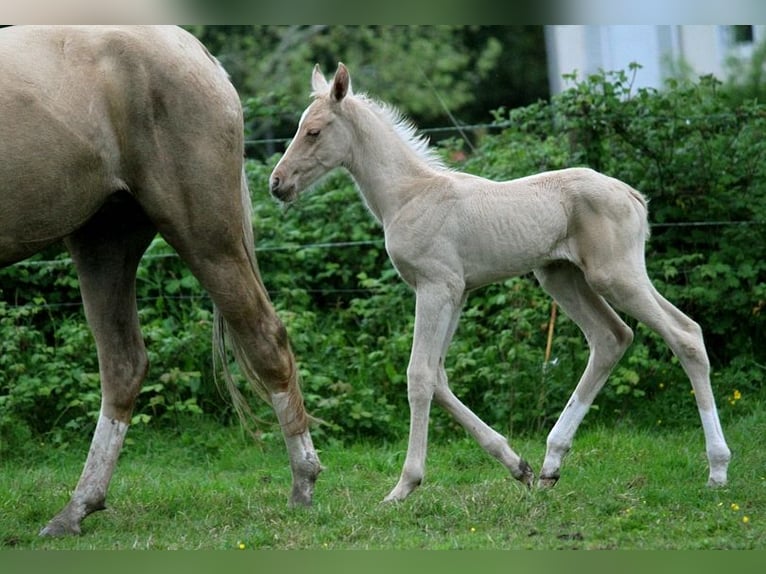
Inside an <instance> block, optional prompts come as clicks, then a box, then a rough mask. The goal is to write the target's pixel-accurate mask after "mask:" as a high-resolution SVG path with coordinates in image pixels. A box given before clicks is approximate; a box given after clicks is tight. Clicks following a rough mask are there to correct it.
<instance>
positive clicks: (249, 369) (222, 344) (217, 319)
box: [213, 167, 308, 435]
mask: <svg viewBox="0 0 766 574" xmlns="http://www.w3.org/2000/svg"><path fill="white" fill-rule="evenodd" d="M241 190H242V193H241V200H242V223H241V225H242V238H243V241H244V247H245V251H246V252H247V256H248V259H249V260H250V264H251V266H252V270H253V274H254V275H255V277H256V278H257V279H258V282H259V284H260V287H261V288H262V289H263V296H264V297H265V299H266V303H267V304H268V306H269V308H270V309H271V311H272V312H274V311H273V308H272V307H271V301H270V300H269V297H268V293H267V292H266V289H265V287H263V284H262V283H261V280H260V277H261V275H260V271H259V270H258V262H257V260H256V258H255V239H254V236H253V225H252V219H251V209H252V205H251V199H250V192H249V190H248V186H247V174H246V173H245V170H244V167H243V169H242V184H241ZM213 313H214V315H213V366H214V373H216V374H217V373H218V368H219V363H220V370H221V373H222V374H223V380H224V383H225V385H226V389H227V391H228V393H229V396H230V397H231V400H232V404H233V406H234V410H235V411H236V413H237V416H238V417H239V420H240V422H241V423H242V425H243V427H244V428H245V429H246V430H247V431H248V432H250V434H254V431H253V426H254V425H253V423H255V422H261V421H258V419H257V417H256V416H255V415H254V413H253V411H252V409H251V408H250V404H249V402H248V400H247V398H246V397H245V396H243V394H242V392H241V391H240V390H239V387H238V386H237V383H236V381H235V379H234V377H233V375H232V372H231V369H230V368H229V362H228V353H227V343H228V347H231V351H232V353H233V355H234V358H235V360H236V362H237V364H238V365H239V368H240V371H241V372H242V374H243V375H244V377H245V378H246V379H247V381H248V382H249V383H250V387H251V388H252V390H253V391H255V393H256V394H257V395H258V396H259V397H260V398H261V399H262V400H264V401H265V402H266V403H268V404H269V405H272V406H273V404H272V392H274V391H272V390H271V389H269V387H268V385H267V384H266V383H265V382H264V381H263V379H262V378H261V376H260V375H259V374H258V372H257V369H256V367H255V365H254V364H253V360H252V359H251V353H252V350H251V349H247V348H245V347H244V346H243V345H242V342H241V341H240V340H239V338H238V337H237V335H236V333H235V332H234V331H233V330H232V329H231V328H230V326H229V324H228V323H227V322H226V319H225V318H224V316H223V314H222V313H221V311H220V309H219V308H218V306H217V305H216V306H214V310H213ZM274 320H276V321H279V318H278V317H277V316H276V314H275V315H274ZM263 336H266V335H265V334H263ZM285 344H286V348H285V349H283V351H284V352H285V353H287V355H288V358H289V361H290V372H289V375H288V380H287V389H286V391H285V392H287V394H288V405H289V408H288V412H290V413H293V419H292V420H289V421H287V424H286V427H285V428H284V429H283V430H284V432H285V434H287V435H296V434H300V433H302V432H304V431H305V430H306V428H307V427H308V415H307V414H306V410H305V408H304V405H303V395H302V394H301V389H300V385H299V383H298V369H297V367H296V364H295V359H294V357H293V353H292V350H291V349H290V344H289V341H288V342H286V343H285ZM217 380H218V379H217V376H216V381H217Z"/></svg>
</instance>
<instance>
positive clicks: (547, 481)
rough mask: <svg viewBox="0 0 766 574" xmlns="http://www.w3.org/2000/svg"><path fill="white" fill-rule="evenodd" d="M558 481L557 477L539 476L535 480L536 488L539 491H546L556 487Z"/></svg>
mask: <svg viewBox="0 0 766 574" xmlns="http://www.w3.org/2000/svg"><path fill="white" fill-rule="evenodd" d="M558 481H559V477H558V476H541V477H540V478H539V479H538V480H537V488H540V489H546V488H553V487H554V486H556V483H557V482H558Z"/></svg>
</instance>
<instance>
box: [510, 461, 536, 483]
mask: <svg viewBox="0 0 766 574" xmlns="http://www.w3.org/2000/svg"><path fill="white" fill-rule="evenodd" d="M511 474H512V475H513V478H515V479H516V480H518V481H519V482H520V483H521V484H523V485H524V486H526V487H527V488H531V487H532V484H533V483H534V482H535V473H534V471H533V470H532V467H531V466H529V463H527V461H526V460H524V459H523V458H522V459H521V460H520V461H519V470H518V472H517V473H513V472H512V473H511Z"/></svg>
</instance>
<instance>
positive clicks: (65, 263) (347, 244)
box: [6, 221, 766, 310]
mask: <svg viewBox="0 0 766 574" xmlns="http://www.w3.org/2000/svg"><path fill="white" fill-rule="evenodd" d="M751 225H766V221H679V222H670V223H655V224H651V227H652V229H667V228H675V227H678V228H690V227H700V228H708V227H726V226H751ZM384 243H385V242H384V240H383V239H369V240H358V241H329V242H318V243H317V242H315V243H301V244H296V243H291V244H284V245H264V246H260V247H259V246H256V249H255V250H256V253H266V252H287V251H291V252H297V251H301V250H309V249H324V250H332V249H347V248H355V247H372V246H377V247H383V246H384ZM178 258H179V256H178V254H177V253H175V252H171V253H147V254H146V255H144V257H143V258H142V264H143V263H145V262H148V261H152V260H161V259H178ZM71 264H72V259H71V258H69V257H61V258H58V259H46V260H26V261H19V262H18V263H15V264H14V267H28V268H41V267H43V268H45V267H47V268H50V269H60V268H64V267H69V266H71ZM304 291H305V292H306V293H309V294H324V295H327V294H338V295H341V294H342V295H353V294H365V293H366V294H369V293H373V292H375V291H376V290H375V289H373V288H362V287H360V288H343V289H339V288H335V287H333V288H327V289H316V288H309V289H304ZM270 294H271V295H275V293H274V291H270ZM159 299H163V300H167V301H203V300H207V299H208V297H207V294H206V293H204V292H202V291H200V293H197V294H190V295H183V294H180V295H172V294H163V295H162V296H155V297H141V298H139V299H138V300H137V301H138V303H139V304H142V303H153V302H156V301H157V300H159ZM6 306H7V307H9V308H12V309H35V310H53V309H67V308H77V307H81V306H82V301H67V302H60V303H47V302H45V303H38V302H33V303H22V304H9V303H6Z"/></svg>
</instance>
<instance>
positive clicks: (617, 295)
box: [592, 267, 731, 486]
mask: <svg viewBox="0 0 766 574" xmlns="http://www.w3.org/2000/svg"><path fill="white" fill-rule="evenodd" d="M592 282H593V283H594V284H595V285H597V286H598V287H597V288H598V289H599V290H600V291H601V292H602V293H603V294H604V296H605V297H606V298H607V299H609V300H610V301H611V302H612V303H613V304H614V305H615V306H616V307H618V308H619V309H621V310H623V311H625V312H626V313H628V314H630V315H632V316H633V317H635V318H636V319H638V320H639V321H641V322H643V323H645V324H646V325H647V326H648V327H649V328H651V329H652V330H654V331H655V332H657V333H658V334H659V335H660V336H662V338H663V339H664V340H665V342H666V343H667V344H668V346H669V347H670V348H671V349H672V350H673V352H674V353H675V355H676V356H677V357H678V359H679V361H680V362H681V366H682V367H683V369H684V371H685V372H686V374H687V376H688V377H689V380H690V381H691V384H692V389H693V390H694V397H695V399H696V401H697V409H698V410H699V414H700V419H701V421H702V428H703V432H704V434H705V444H706V452H707V457H708V462H709V467H710V475H709V478H708V486H720V485H725V484H726V482H727V469H728V465H729V460H730V459H731V451H730V450H729V447H728V446H727V444H726V440H725V439H724V435H723V430H722V429H721V423H720V421H719V418H718V410H717V409H716V405H715V398H714V396H713V389H712V387H711V385H710V363H709V362H708V357H707V351H706V350H705V342H704V340H703V336H702V329H701V328H700V326H699V325H698V324H697V323H696V322H694V321H693V320H691V319H690V318H689V317H687V316H686V315H685V314H684V313H682V312H681V311H680V310H679V309H678V308H677V307H675V306H674V305H672V304H671V303H670V302H669V301H667V299H665V298H664V297H663V296H662V295H660V293H658V292H657V290H656V289H655V288H654V286H653V285H652V283H651V281H650V279H649V277H648V276H647V275H646V271H645V270H644V268H643V267H640V268H639V269H635V268H631V269H615V270H614V272H613V273H611V274H610V275H609V277H608V279H605V278H604V277H598V278H594V279H592Z"/></svg>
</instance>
